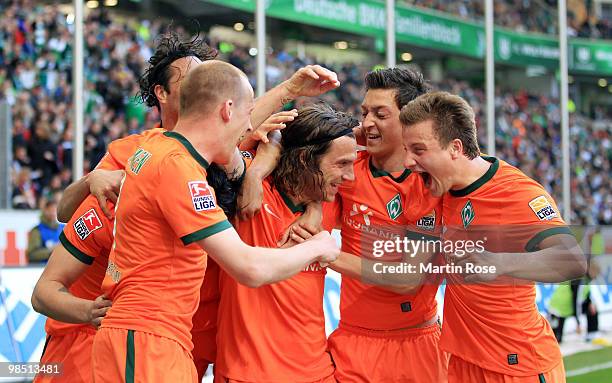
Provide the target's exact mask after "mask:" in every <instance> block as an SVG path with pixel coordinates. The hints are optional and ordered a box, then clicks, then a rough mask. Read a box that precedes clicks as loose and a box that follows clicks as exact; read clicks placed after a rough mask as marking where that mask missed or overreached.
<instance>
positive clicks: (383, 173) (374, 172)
mask: <svg viewBox="0 0 612 383" xmlns="http://www.w3.org/2000/svg"><path fill="white" fill-rule="evenodd" d="M368 164H369V166H370V173H372V177H374V178H378V177H389V178H391V179H392V180H393V181H395V182H397V183H400V182H402V181H403V180H405V179H406V178H407V177H408V176H409V175H410V173H412V172H411V171H410V169H404V172H403V173H402V174H400V176H399V177H393V175H391V173H389V172H387V171H385V170H381V169H377V168H376V167H374V164H373V163H372V157H370V160H369V161H368Z"/></svg>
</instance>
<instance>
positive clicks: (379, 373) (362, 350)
mask: <svg viewBox="0 0 612 383" xmlns="http://www.w3.org/2000/svg"><path fill="white" fill-rule="evenodd" d="M439 341H440V326H439V325H438V324H434V325H432V326H428V327H423V328H415V329H405V330H393V331H376V330H367V329H363V328H359V327H353V326H350V325H346V324H343V323H342V322H340V326H339V327H338V329H337V330H336V331H334V332H333V333H332V334H331V336H330V337H329V340H328V344H329V350H330V351H331V354H332V358H333V360H334V363H335V365H336V379H337V380H338V382H341V383H344V382H359V383H361V382H414V383H420V382H428V383H429V382H431V383H442V382H444V383H446V373H447V368H448V355H447V354H446V353H445V352H444V351H442V350H441V349H440V348H439V347H438V343H439Z"/></svg>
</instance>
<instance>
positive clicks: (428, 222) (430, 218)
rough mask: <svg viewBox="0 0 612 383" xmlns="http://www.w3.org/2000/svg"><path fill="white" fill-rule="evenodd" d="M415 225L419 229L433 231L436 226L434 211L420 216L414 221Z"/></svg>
mask: <svg viewBox="0 0 612 383" xmlns="http://www.w3.org/2000/svg"><path fill="white" fill-rule="evenodd" d="M416 227H418V228H419V229H421V230H427V231H433V230H434V229H435V228H436V211H435V210H432V212H431V213H429V214H428V215H426V216H423V217H421V219H419V220H418V221H417V222H416Z"/></svg>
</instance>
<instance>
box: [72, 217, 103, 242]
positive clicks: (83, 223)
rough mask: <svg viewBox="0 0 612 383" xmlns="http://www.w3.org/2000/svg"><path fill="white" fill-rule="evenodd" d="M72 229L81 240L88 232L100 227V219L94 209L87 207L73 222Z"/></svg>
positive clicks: (87, 235)
mask: <svg viewBox="0 0 612 383" xmlns="http://www.w3.org/2000/svg"><path fill="white" fill-rule="evenodd" d="M73 226H74V231H75V232H76V233H77V235H78V236H79V238H81V241H82V240H84V239H85V238H87V237H89V234H91V233H93V232H94V231H96V230H98V229H99V228H101V227H102V221H100V217H98V214H97V213H96V210H95V209H89V210H87V211H86V212H85V214H83V215H82V216H80V217H79V219H77V220H76V221H75V222H74V225H73Z"/></svg>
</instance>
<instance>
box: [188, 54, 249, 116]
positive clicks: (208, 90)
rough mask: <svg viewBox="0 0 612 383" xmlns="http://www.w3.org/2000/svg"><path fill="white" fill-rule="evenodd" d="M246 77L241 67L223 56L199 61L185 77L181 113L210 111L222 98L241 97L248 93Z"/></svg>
mask: <svg viewBox="0 0 612 383" xmlns="http://www.w3.org/2000/svg"><path fill="white" fill-rule="evenodd" d="M246 78H247V77H246V75H245V74H244V73H243V72H242V71H241V70H240V69H238V68H236V67H235V66H233V65H232V64H228V63H226V62H223V61H220V60H209V61H206V62H203V63H201V64H199V65H198V66H197V67H195V68H194V69H193V70H191V71H190V72H189V74H187V76H185V78H184V79H183V82H182V84H181V97H180V108H179V114H180V115H181V116H187V115H189V114H191V113H194V112H197V113H199V114H205V113H208V112H210V111H212V108H214V107H215V106H216V105H217V103H219V102H220V101H221V100H222V99H232V100H234V101H236V102H239V101H241V100H242V98H243V97H244V96H246V95H245V94H244V93H245V92H244V85H243V81H244V79H246ZM247 81H248V80H247Z"/></svg>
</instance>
